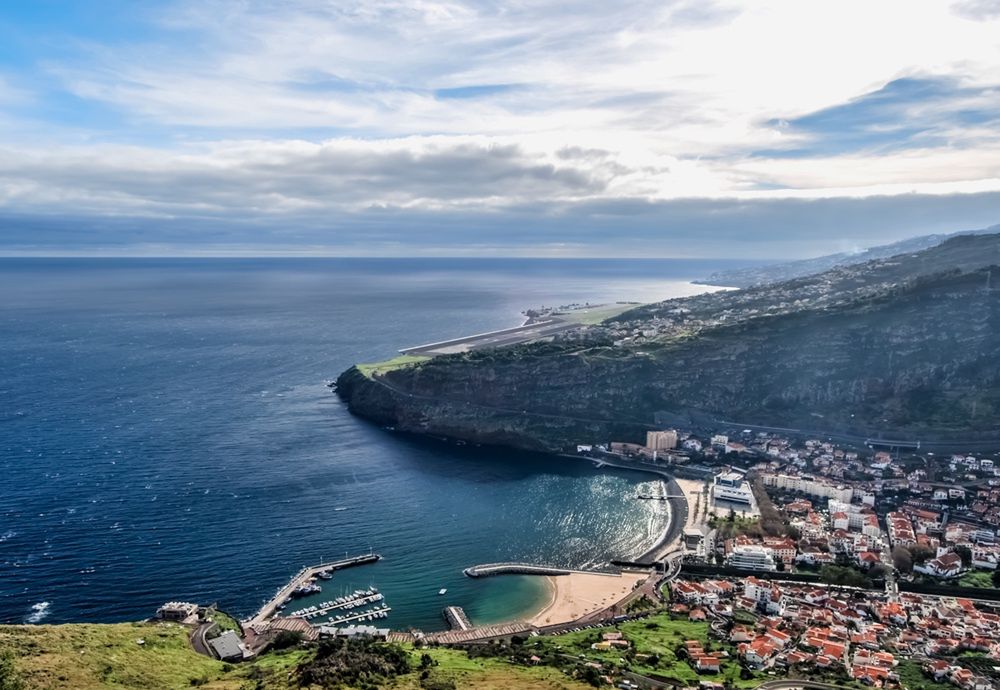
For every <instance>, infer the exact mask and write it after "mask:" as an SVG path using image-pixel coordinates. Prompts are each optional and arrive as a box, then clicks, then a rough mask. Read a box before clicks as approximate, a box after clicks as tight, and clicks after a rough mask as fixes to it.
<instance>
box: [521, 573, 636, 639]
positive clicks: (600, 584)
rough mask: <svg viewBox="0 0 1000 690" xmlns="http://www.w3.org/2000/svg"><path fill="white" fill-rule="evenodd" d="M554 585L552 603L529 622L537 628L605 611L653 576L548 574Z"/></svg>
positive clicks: (628, 574)
mask: <svg viewBox="0 0 1000 690" xmlns="http://www.w3.org/2000/svg"><path fill="white" fill-rule="evenodd" d="M542 577H544V578H545V579H546V580H547V586H549V587H550V588H551V597H550V599H549V602H548V604H547V605H546V606H545V607H544V608H542V609H541V610H540V611H538V613H536V614H535V615H534V616H532V617H531V618H529V619H528V620H527V622H528V623H529V624H531V625H533V626H534V627H536V628H544V627H547V626H550V625H561V624H564V623H571V622H573V621H576V620H579V619H581V618H584V617H586V616H588V615H590V614H593V613H596V612H599V611H603V610H605V609H607V608H608V607H610V606H613V605H615V604H617V603H618V602H620V601H622V600H623V599H625V598H626V597H628V595H629V594H631V593H632V592H633V591H635V590H636V589H637V588H638V586H639V585H640V584H641V583H642V582H644V581H645V580H646V579H648V577H649V573H646V572H634V571H627V572H622V573H585V572H571V573H569V574H568V575H544V576H542Z"/></svg>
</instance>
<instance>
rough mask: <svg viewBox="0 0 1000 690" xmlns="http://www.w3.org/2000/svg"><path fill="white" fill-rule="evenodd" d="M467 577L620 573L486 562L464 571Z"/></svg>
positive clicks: (615, 573)
mask: <svg viewBox="0 0 1000 690" xmlns="http://www.w3.org/2000/svg"><path fill="white" fill-rule="evenodd" d="M462 573H464V574H465V576H466V577H489V576H491V575H569V574H570V573H586V574H587V575H618V572H617V571H606V570H573V569H571V568H555V567H553V566H549V565H537V564H535V563H484V564H482V565H474V566H472V567H470V568H466V569H465V570H463V571H462Z"/></svg>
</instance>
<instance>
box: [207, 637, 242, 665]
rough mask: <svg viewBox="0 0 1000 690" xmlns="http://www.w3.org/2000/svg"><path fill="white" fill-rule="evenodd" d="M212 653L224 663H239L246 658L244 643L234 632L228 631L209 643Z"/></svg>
mask: <svg viewBox="0 0 1000 690" xmlns="http://www.w3.org/2000/svg"><path fill="white" fill-rule="evenodd" d="M208 644H209V646H210V647H211V648H212V651H213V652H214V653H215V656H217V657H218V658H219V659H221V660H222V661H239V660H241V659H242V658H243V656H244V651H245V650H244V647H243V641H242V640H240V637H239V635H237V634H236V633H234V632H233V631H232V630H227V631H226V632H224V633H222V634H221V635H219V636H218V637H216V638H215V639H212V640H209V641H208Z"/></svg>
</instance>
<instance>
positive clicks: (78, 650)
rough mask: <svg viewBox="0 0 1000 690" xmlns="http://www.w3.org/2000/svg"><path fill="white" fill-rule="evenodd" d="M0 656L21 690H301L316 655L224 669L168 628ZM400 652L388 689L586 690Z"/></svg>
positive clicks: (489, 663)
mask: <svg viewBox="0 0 1000 690" xmlns="http://www.w3.org/2000/svg"><path fill="white" fill-rule="evenodd" d="M139 640H142V644H139V642H138V641H139ZM0 651H2V652H4V653H8V654H10V653H12V655H13V666H14V677H15V678H17V679H18V680H19V681H20V683H21V684H22V685H21V687H23V688H24V690H65V689H66V688H72V689H73V690H125V689H128V690H132V689H133V688H134V689H143V690H145V689H147V688H148V689H151V690H174V689H180V688H192V687H199V688H206V689H208V690H291V689H293V688H295V689H300V690H301V688H302V686H300V684H299V683H298V678H297V671H298V669H299V668H300V666H305V665H308V664H310V663H311V662H312V661H313V660H314V658H315V655H316V648H315V647H313V648H310V649H294V650H286V651H280V652H272V653H269V654H266V655H265V656H263V657H261V658H260V659H257V660H255V661H254V662H253V663H247V664H225V663H222V662H219V661H215V660H212V659H209V658H207V657H204V656H202V655H200V654H197V653H196V652H195V651H194V650H193V649H192V648H191V647H190V645H189V644H188V630H187V629H186V628H184V627H182V626H179V625H176V624H170V623H163V624H150V623H121V624H112V625H99V624H71V625H17V626H0ZM405 651H406V654H407V655H408V656H409V658H410V665H411V667H412V669H413V670H411V671H410V672H409V673H406V674H404V675H401V676H398V677H396V678H394V679H393V680H392V681H391V683H390V684H388V687H394V688H400V689H401V690H410V689H412V690H420V689H423V688H428V687H434V686H435V684H437V686H438V687H451V685H450V684H451V683H454V684H455V686H457V687H459V688H472V689H473V690H509V689H510V688H525V689H526V690H580V689H582V688H585V687H589V686H586V685H583V684H580V683H578V682H576V681H574V680H572V679H570V678H568V677H567V676H566V675H564V674H563V673H562V672H560V671H559V670H557V669H554V668H550V667H537V668H529V667H520V666H513V665H511V664H510V663H508V662H506V661H504V660H503V659H496V658H475V659H470V658H469V657H468V656H467V655H466V653H465V652H464V651H461V650H453V649H431V650H415V649H412V648H406V650H405ZM425 653H426V654H428V655H429V656H430V657H431V658H432V659H433V661H434V665H433V666H432V667H431V668H430V670H428V671H427V672H426V673H425V670H422V669H421V668H420V662H421V656H422V655H423V654H425ZM0 668H2V666H0ZM422 676H423V677H422ZM4 680H5V679H4V678H3V677H2V672H0V687H3V688H7V687H12V688H17V687H18V685H10V686H7V685H4ZM380 686H381V684H380ZM314 687H316V688H319V687H320V686H314ZM344 687H345V690H346V689H347V687H348V686H344ZM357 687H364V686H363V685H359V686H357Z"/></svg>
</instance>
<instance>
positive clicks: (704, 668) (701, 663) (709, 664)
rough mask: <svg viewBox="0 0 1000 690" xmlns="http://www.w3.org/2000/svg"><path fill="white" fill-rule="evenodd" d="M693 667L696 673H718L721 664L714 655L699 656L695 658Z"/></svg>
mask: <svg viewBox="0 0 1000 690" xmlns="http://www.w3.org/2000/svg"><path fill="white" fill-rule="evenodd" d="M694 668H695V670H696V671H698V673H718V672H719V670H720V668H721V666H720V664H719V658H718V657H715V656H700V657H698V658H697V659H695V662H694Z"/></svg>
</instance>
